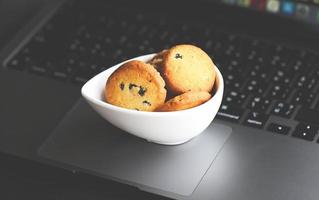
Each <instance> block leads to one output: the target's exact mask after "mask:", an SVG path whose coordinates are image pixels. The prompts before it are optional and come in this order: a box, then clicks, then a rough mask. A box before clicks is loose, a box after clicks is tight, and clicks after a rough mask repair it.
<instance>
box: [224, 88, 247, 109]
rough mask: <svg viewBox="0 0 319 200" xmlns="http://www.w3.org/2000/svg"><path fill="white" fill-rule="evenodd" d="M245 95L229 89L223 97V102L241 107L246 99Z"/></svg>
mask: <svg viewBox="0 0 319 200" xmlns="http://www.w3.org/2000/svg"><path fill="white" fill-rule="evenodd" d="M246 98H247V95H246V94H244V93H239V92H236V91H230V92H229V93H228V94H227V95H226V96H225V97H224V102H225V104H227V105H235V106H238V107H241V106H242V104H243V103H244V101H245V100H246Z"/></svg>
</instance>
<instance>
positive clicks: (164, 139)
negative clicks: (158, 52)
mask: <svg viewBox="0 0 319 200" xmlns="http://www.w3.org/2000/svg"><path fill="white" fill-rule="evenodd" d="M154 55H155V54H149V55H144V56H140V57H136V58H133V59H135V60H141V61H144V62H145V61H148V60H150V59H151V58H152V57H153V56H154ZM133 59H131V60H133ZM125 62H127V61H125ZM123 63H124V62H123ZM123 63H120V64H117V65H115V66H114V67H111V68H109V69H107V70H105V71H103V72H101V73H100V74H98V75H96V76H95V77H93V78H92V79H90V80H89V81H88V82H87V83H85V85H84V86H83V87H82V90H81V92H82V95H83V97H84V98H85V99H86V100H87V102H88V103H89V104H90V105H91V106H92V108H93V109H94V110H95V111H96V112H97V113H99V114H100V115H101V116H102V117H103V118H104V119H106V120H107V121H109V122H110V123H111V124H113V125H114V126H116V127H118V128H120V129H122V130H124V131H126V132H128V133H130V134H133V135H135V136H137V137H140V138H144V139H146V140H148V141H150V142H155V143H159V144H165V145H176V144H181V143H184V142H186V141H188V140H190V139H192V138H193V137H195V136H197V135H199V134H200V133H201V132H203V131H204V130H205V129H206V128H207V127H208V126H209V124H210V123H211V122H212V120H213V119H214V117H215V115H216V114H217V111H218V109H219V107H220V105H221V101H222V97H223V91H224V81H223V77H222V75H221V73H220V71H219V70H218V69H217V68H215V70H216V72H217V76H216V82H215V86H214V88H215V90H216V93H215V94H214V96H213V97H212V98H211V99H210V100H209V101H207V102H205V103H204V104H202V105H199V106H197V107H194V108H191V109H187V110H181V111H174V112H145V111H136V110H129V109H125V108H121V107H117V106H114V105H111V104H108V103H106V102H105V101H104V87H105V83H106V80H107V79H108V77H109V76H110V75H111V74H112V73H113V71H114V70H116V69H117V68H118V67H119V66H121V65H122V64H123Z"/></svg>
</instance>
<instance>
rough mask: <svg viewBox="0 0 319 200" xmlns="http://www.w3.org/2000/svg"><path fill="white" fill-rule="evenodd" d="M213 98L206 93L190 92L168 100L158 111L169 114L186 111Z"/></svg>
mask: <svg viewBox="0 0 319 200" xmlns="http://www.w3.org/2000/svg"><path fill="white" fill-rule="evenodd" d="M210 98H211V94H209V93H208V92H205V91H190V92H186V93H184V94H181V95H179V96H176V97H174V98H172V99H170V100H168V101H167V102H166V103H165V104H163V105H162V106H160V107H159V108H158V109H156V111H159V112H168V111H177V110H185V109H188V108H193V107H195V106H198V105H200V104H202V103H204V102H206V101H208V100H209V99H210Z"/></svg>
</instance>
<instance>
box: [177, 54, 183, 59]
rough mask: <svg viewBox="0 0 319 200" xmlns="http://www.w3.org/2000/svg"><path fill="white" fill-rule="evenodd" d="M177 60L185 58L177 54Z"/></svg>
mask: <svg viewBox="0 0 319 200" xmlns="http://www.w3.org/2000/svg"><path fill="white" fill-rule="evenodd" d="M175 59H183V56H182V55H181V54H179V53H177V54H176V55H175Z"/></svg>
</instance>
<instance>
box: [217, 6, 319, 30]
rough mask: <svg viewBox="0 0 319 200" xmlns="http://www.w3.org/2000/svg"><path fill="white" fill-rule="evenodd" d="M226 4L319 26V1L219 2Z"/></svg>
mask: <svg viewBox="0 0 319 200" xmlns="http://www.w3.org/2000/svg"><path fill="white" fill-rule="evenodd" d="M219 1H221V2H222V3H224V4H227V5H232V6H236V7H241V8H246V9H251V10H255V11H258V12H262V13H270V14H274V15H279V16H282V17H287V18H291V19H296V20H300V21H302V22H307V23H310V24H312V25H316V26H319V0H219Z"/></svg>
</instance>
